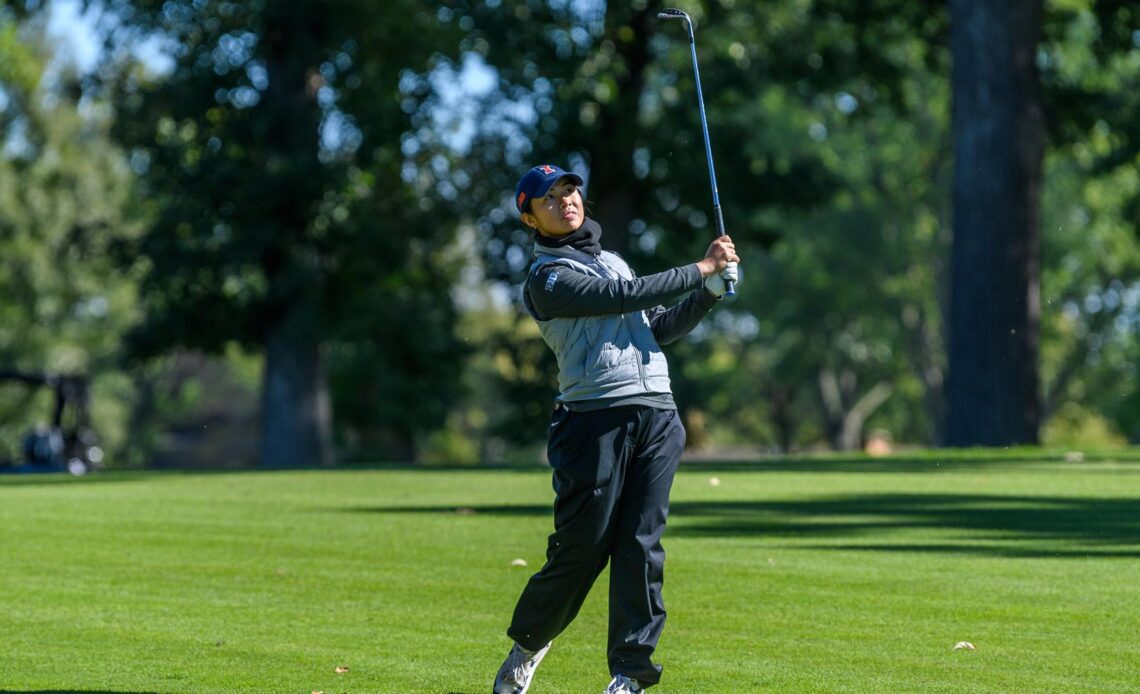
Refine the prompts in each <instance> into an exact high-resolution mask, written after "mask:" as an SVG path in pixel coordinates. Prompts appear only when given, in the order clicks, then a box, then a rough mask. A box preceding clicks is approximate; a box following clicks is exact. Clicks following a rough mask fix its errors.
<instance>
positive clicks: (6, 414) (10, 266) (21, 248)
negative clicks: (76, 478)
mask: <svg viewBox="0 0 1140 694" xmlns="http://www.w3.org/2000/svg"><path fill="white" fill-rule="evenodd" d="M10 10H11V8H0V370H2V369H14V370H19V371H24V372H30V373H43V372H48V373H54V374H63V375H70V374H82V375H84V376H87V377H89V378H90V380H91V383H92V390H93V397H94V400H95V403H96V407H94V408H93V411H92V413H93V416H94V422H93V425H94V428H95V431H96V432H97V433H98V434H100V435H101V436H102V437H103V445H104V447H106V448H108V449H109V452H110V453H111V457H110V458H109V459H108V462H118V461H120V460H121V459H122V454H123V452H124V444H125V443H126V440H127V437H128V435H129V422H128V410H129V408H130V403H131V398H132V396H131V393H130V388H129V387H124V386H125V379H124V378H123V376H122V374H121V373H119V372H118V366H119V357H120V341H121V339H122V337H123V335H124V334H125V332H126V331H127V329H128V327H129V325H130V324H131V323H132V322H133V321H134V320H135V319H136V317H137V314H136V309H137V302H136V295H135V285H134V278H133V277H132V276H130V275H129V274H124V273H122V272H120V271H119V268H117V267H116V266H115V265H114V263H113V262H112V260H111V253H110V247H111V244H112V239H113V236H114V234H116V233H117V234H121V235H123V236H129V235H131V234H132V233H135V232H136V231H137V219H136V218H135V217H134V215H133V214H132V204H131V199H130V181H131V176H130V171H129V169H128V168H127V166H126V162H125V158H124V156H123V152H122V151H121V150H120V149H119V148H117V147H116V146H115V144H114V142H113V141H112V139H111V137H110V133H109V129H110V121H109V115H110V109H109V108H108V106H107V104H106V103H103V102H100V101H98V100H95V99H88V100H84V101H80V99H79V97H80V96H81V91H80V90H79V89H78V86H77V84H76V82H75V80H76V77H77V76H76V75H75V73H74V68H73V66H72V65H70V64H69V63H68V62H67V61H66V59H65V57H64V56H59V55H55V56H53V55H52V53H51V43H50V42H49V40H48V39H47V37H46V36H45V35H44V24H45V17H44V16H43V13H41V12H31V11H29V12H18V13H17V12H11V11H10ZM51 65H54V67H51V68H50V69H49V66H51ZM46 395H47V393H46V391H41V392H40V394H39V395H37V393H36V391H32V390H28V389H27V388H24V387H22V386H20V387H13V386H7V387H4V388H3V389H0V449H9V450H10V449H11V447H13V446H14V445H15V444H16V443H17V442H18V441H19V437H20V435H21V434H22V433H23V431H24V430H26V429H27V428H29V427H30V426H31V425H34V424H36V423H39V422H43V421H47V420H48V419H49V418H50V410H49V407H48V404H47V403H46V402H45V401H44V400H43V399H42V398H44V397H46ZM4 452H7V451H4V450H0V458H4V457H5V456H4V455H3V453H4Z"/></svg>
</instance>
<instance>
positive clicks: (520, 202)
mask: <svg viewBox="0 0 1140 694" xmlns="http://www.w3.org/2000/svg"><path fill="white" fill-rule="evenodd" d="M524 200H526V193H519V199H518V202H516V203H515V204H516V205H518V206H519V207H520V208H521V207H522V204H523V201H524Z"/></svg>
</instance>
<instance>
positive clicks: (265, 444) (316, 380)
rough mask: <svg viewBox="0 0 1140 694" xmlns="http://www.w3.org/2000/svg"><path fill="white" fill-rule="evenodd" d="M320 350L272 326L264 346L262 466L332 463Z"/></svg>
mask: <svg viewBox="0 0 1140 694" xmlns="http://www.w3.org/2000/svg"><path fill="white" fill-rule="evenodd" d="M327 384H328V379H327V378H326V375H325V369H324V360H323V358H322V354H321V346H320V344H319V343H318V342H317V340H316V339H315V338H314V337H311V336H304V335H299V336H298V335H296V334H291V333H290V331H288V330H287V329H286V328H285V327H277V328H274V329H273V330H272V331H271V332H270V334H269V336H268V338H267V339H266V343H265V374H264V381H263V384H262V385H263V391H262V393H263V394H262V406H261V417H262V425H261V466H262V467H268V468H295V467H312V466H323V465H330V464H331V463H332V452H331V450H330V445H329V441H330V436H329V432H330V430H331V420H332V417H331V407H330V406H329V394H328V385H327Z"/></svg>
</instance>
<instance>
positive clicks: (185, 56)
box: [111, 0, 461, 465]
mask: <svg viewBox="0 0 1140 694" xmlns="http://www.w3.org/2000/svg"><path fill="white" fill-rule="evenodd" d="M398 5H399V6H394V5H393V4H392V3H387V4H386V5H385V6H384V7H383V8H380V7H378V6H374V5H373V4H371V3H341V4H338V5H337V6H335V7H326V6H325V5H324V4H323V3H317V2H301V3H293V2H291V3H286V2H274V1H267V2H252V3H231V2H189V1H187V2H147V1H141V0H140V1H136V2H117V3H112V5H111V7H112V8H113V10H114V11H115V12H116V13H117V14H118V16H119V17H120V18H121V20H122V22H123V23H124V26H125V27H129V28H130V30H131V31H133V32H135V36H136V39H143V38H152V39H153V38H155V37H158V38H159V39H160V40H161V41H162V42H165V43H166V45H168V46H169V49H170V54H171V56H172V57H173V58H174V66H173V69H172V70H171V72H170V74H168V75H161V76H148V75H146V74H145V73H143V72H141V71H139V70H135V71H132V72H130V73H128V78H127V79H122V80H117V81H115V82H113V87H114V89H115V95H116V99H115V100H116V103H117V104H118V105H119V109H120V112H119V117H118V119H117V121H116V123H117V129H116V132H117V135H118V137H119V138H120V139H121V140H122V141H123V142H124V143H125V144H126V146H128V147H130V148H131V150H132V152H133V161H134V162H135V164H136V168H137V171H138V173H139V175H140V179H139V180H140V185H141V186H142V188H143V191H144V194H145V195H146V196H147V197H149V198H150V199H152V200H153V201H154V216H153V222H152V224H151V225H150V227H149V229H148V232H147V233H146V234H145V235H144V236H143V237H142V238H141V239H139V240H138V241H137V242H133V243H131V244H128V245H127V246H126V247H125V255H126V257H127V258H128V259H134V258H141V259H145V263H146V267H147V273H146V276H145V278H144V281H143V285H142V294H143V298H144V301H145V304H146V307H147V314H146V320H145V321H144V322H143V323H142V324H141V325H140V326H139V328H138V329H137V330H136V331H135V332H134V334H133V336H132V342H131V346H132V351H133V353H134V354H135V355H137V356H140V357H146V356H149V355H154V354H159V353H162V352H163V351H164V350H168V349H169V348H170V347H171V346H172V345H187V346H191V347H195V348H199V349H206V350H214V351H217V350H220V349H221V348H222V347H223V346H224V345H225V344H226V343H228V342H230V341H236V342H239V343H241V344H243V345H246V346H248V347H254V348H257V349H264V350H265V354H266V364H267V366H266V375H265V380H264V400H263V417H262V419H263V422H264V427H265V428H264V431H263V444H262V446H263V460H264V461H265V462H266V463H267V464H274V465H280V464H308V463H311V462H314V461H316V460H322V459H327V446H328V444H329V439H328V431H327V418H328V410H329V404H328V395H327V393H326V382H327V378H328V375H329V374H330V373H331V374H332V375H333V376H334V377H335V380H334V383H335V384H337V385H338V386H339V387H338V388H337V389H336V391H335V392H334V397H335V399H336V402H335V403H334V405H335V407H334V409H335V411H337V412H338V413H340V415H341V418H340V419H339V424H340V425H341V432H342V433H344V434H345V435H346V436H349V437H350V438H352V439H354V440H361V439H368V438H375V436H374V435H373V434H371V433H370V431H371V430H377V429H383V430H384V431H386V432H387V434H386V435H385V437H384V440H385V441H388V442H389V443H390V444H391V445H392V446H396V447H397V448H396V450H395V451H394V452H390V454H392V455H396V456H400V457H404V456H409V455H411V454H412V447H413V445H414V441H415V437H416V436H417V433H418V432H421V431H423V430H425V429H430V428H431V427H432V426H438V424H439V423H440V422H441V421H442V415H443V414H444V410H445V403H447V402H448V400H449V393H451V392H453V391H454V386H453V385H452V384H453V383H454V382H455V380H456V379H455V377H454V376H455V372H456V369H457V366H456V364H457V361H458V356H459V354H460V352H461V350H460V349H459V346H458V344H457V342H456V341H455V339H454V337H453V336H452V332H451V326H450V324H451V322H452V314H453V310H452V307H451V303H450V301H449V297H448V288H449V285H450V283H451V278H450V275H451V273H453V270H451V269H450V268H449V267H447V266H446V265H445V264H444V263H442V262H441V260H442V258H441V255H440V250H441V249H442V248H443V247H444V246H445V245H446V244H447V243H448V240H449V238H450V236H451V234H452V233H453V230H454V227H455V222H454V220H453V219H452V218H451V217H449V215H448V213H447V210H446V207H445V206H439V205H433V204H432V199H433V197H434V190H433V186H432V183H433V181H432V179H431V178H430V177H428V178H426V179H425V178H422V177H418V176H417V175H416V169H415V167H414V166H413V165H412V162H409V161H406V160H405V158H404V156H403V155H402V152H401V144H400V137H401V135H402V134H403V133H405V132H406V131H407V130H408V127H409V113H408V110H409V108H408V105H407V103H406V100H407V98H408V97H406V96H405V95H404V94H402V91H401V90H402V87H403V84H404V82H405V81H406V80H405V73H408V72H410V73H412V74H415V73H416V72H417V71H423V70H426V69H428V67H429V66H430V62H431V61H432V60H433V56H434V55H435V53H436V52H437V51H438V50H441V49H443V48H446V47H447V45H448V43H447V36H448V32H447V31H446V27H441V26H440V25H439V22H437V20H436V18H435V17H434V16H432V15H431V14H429V13H427V12H425V11H423V9H422V8H421V7H420V5H419V4H418V3H412V2H404V3H399V4H398ZM409 18H411V21H409ZM112 38H113V39H115V38H117V37H112ZM409 167H411V168H409ZM412 315H414V316H416V319H415V320H413V321H408V320H405V319H404V317H405V316H412ZM394 374H399V377H398V378H397V377H393V375H394ZM346 375H348V376H347V378H346ZM411 383H415V384H416V387H415V388H413V389H412V390H413V391H415V390H416V389H425V390H426V391H427V392H430V393H431V395H432V397H409V395H410V393H409V392H408V390H407V389H406V388H404V387H403V386H405V385H407V384H411ZM369 409H371V410H373V413H371V414H369V413H367V412H366V410H369ZM376 411H379V416H376V414H375V413H376ZM354 432H355V433H354Z"/></svg>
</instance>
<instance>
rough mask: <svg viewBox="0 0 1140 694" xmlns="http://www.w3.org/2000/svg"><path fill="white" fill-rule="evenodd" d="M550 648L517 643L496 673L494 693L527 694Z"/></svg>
mask: <svg viewBox="0 0 1140 694" xmlns="http://www.w3.org/2000/svg"><path fill="white" fill-rule="evenodd" d="M549 650H550V644H549V643H548V644H546V645H545V646H543V647H542V648H540V649H539V650H537V651H528V650H527V649H525V648H523V647H522V646H520V645H518V644H517V643H516V644H515V645H514V646H512V647H511V652H510V653H508V654H507V659H506V660H504V661H503V666H502V667H501V668H499V674H497V675H495V689H494V690H493V691H494V694H526V690H527V689H530V680H531V678H532V677H534V671H535V670H537V669H538V664H539V663H541V662H542V659H543V657H544V656H545V655H546V652H547V651H549ZM638 691H640V690H638Z"/></svg>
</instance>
